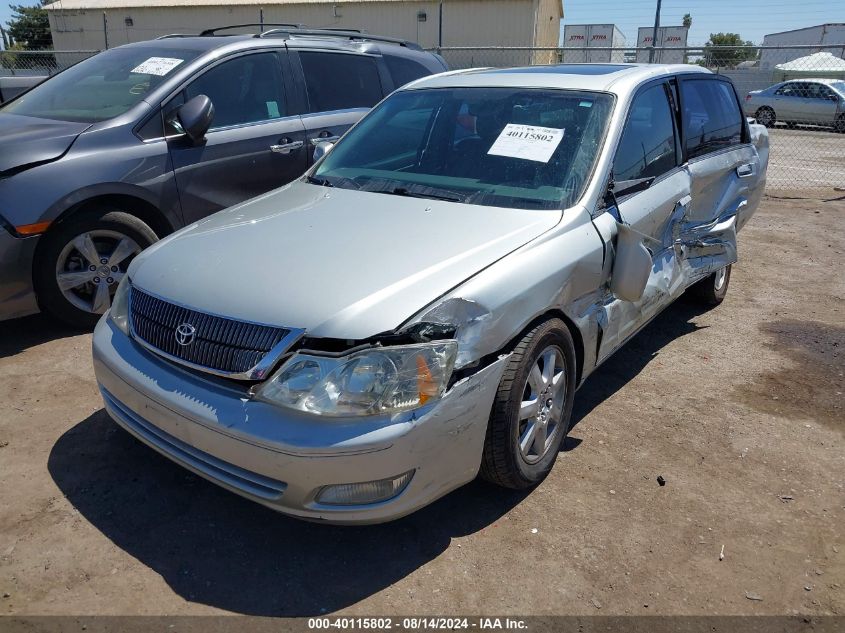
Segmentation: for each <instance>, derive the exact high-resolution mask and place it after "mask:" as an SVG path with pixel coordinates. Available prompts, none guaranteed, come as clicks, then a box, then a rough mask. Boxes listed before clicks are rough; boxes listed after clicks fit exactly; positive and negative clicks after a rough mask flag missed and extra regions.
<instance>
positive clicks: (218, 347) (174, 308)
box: [129, 287, 295, 379]
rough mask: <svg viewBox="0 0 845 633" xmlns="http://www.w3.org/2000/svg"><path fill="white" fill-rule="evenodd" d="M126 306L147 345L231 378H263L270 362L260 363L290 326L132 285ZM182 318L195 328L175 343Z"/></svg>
mask: <svg viewBox="0 0 845 633" xmlns="http://www.w3.org/2000/svg"><path fill="white" fill-rule="evenodd" d="M129 306H130V308H129V312H130V316H131V319H132V333H133V335H134V336H135V338H136V339H139V340H140V341H141V342H143V343H145V344H146V345H147V347H150V348H153V350H154V351H158V352H163V353H164V354H165V355H167V356H169V357H171V358H173V359H174V360H177V361H182V362H183V363H185V364H187V365H192V366H194V367H197V368H198V369H203V370H206V371H210V372H212V373H216V374H219V375H225V376H230V377H233V378H243V379H260V378H264V377H265V375H266V373H267V370H269V368H270V367H263V368H259V366H261V365H262V361H264V360H265V358H266V357H267V356H268V354H269V353H270V352H271V351H274V349H275V348H277V346H279V345H280V343H282V342H283V341H284V340H285V339H286V338H289V337H290V336H291V334H293V333H294V332H295V331H294V330H291V329H288V328H279V327H272V326H269V325H260V324H257V323H248V322H245V321H236V320H234V319H227V318H225V317H220V316H216V315H213V314H207V313H205V312H198V311H196V310H191V309H190V308H186V307H183V306H180V305H177V304H174V303H170V302H169V301H165V300H163V299H159V298H158V297H154V296H152V295H150V294H148V293H146V292H144V291H142V290H139V289H138V288H135V287H133V288H132V289H131V290H130V296H129ZM183 324H190V325H191V326H193V328H194V333H193V339H192V341H191V342H190V343H189V344H187V345H180V344H179V343H178V342H177V337H176V329H177V328H178V327H179V326H180V325H183ZM291 342H292V341H291ZM280 351H281V350H279V352H280ZM273 356H274V357H273V358H270V359H268V360H271V361H272V362H275V360H277V357H278V354H273ZM271 364H272V363H271ZM257 368H258V369H257ZM256 369H257V371H256Z"/></svg>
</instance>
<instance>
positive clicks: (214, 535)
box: [48, 303, 701, 616]
mask: <svg viewBox="0 0 845 633" xmlns="http://www.w3.org/2000/svg"><path fill="white" fill-rule="evenodd" d="M700 311H701V309H700V308H694V307H692V306H689V305H686V304H684V303H677V304H676V305H675V306H673V307H672V308H670V309H669V310H667V312H665V313H664V315H663V316H661V317H659V318H658V319H657V320H655V322H654V323H652V324H651V325H650V326H649V327H648V328H646V329H645V330H644V331H643V332H641V333H640V334H639V335H638V336H637V337H635V339H633V340H632V341H631V342H629V344H628V346H627V347H626V348H624V349H623V350H622V351H620V352H619V353H618V354H617V355H616V356H615V357H613V358H612V359H610V360H609V361H608V362H607V363H606V364H605V365H604V366H603V367H602V368H601V369H599V370H598V371H597V372H596V373H595V374H594V375H593V376H592V377H591V378H590V379H589V380H588V382H587V383H586V384H585V385H584V387H583V388H582V389H581V390H580V391H579V394H578V397H577V398H576V403H577V404H576V408H575V412H574V416H575V421H576V423H577V422H579V421H581V420H582V419H583V418H584V417H585V416H586V415H588V414H589V412H590V411H592V410H593V409H594V408H595V407H596V406H598V404H600V403H601V402H602V401H603V400H604V399H606V398H607V397H608V396H610V395H611V394H613V393H614V392H615V391H616V390H618V389H619V388H621V387H622V386H623V385H625V384H626V383H627V382H628V381H629V380H630V379H631V378H632V377H633V376H635V375H636V374H637V373H639V371H641V370H642V368H643V367H645V366H646V364H647V363H648V362H649V360H651V359H652V358H654V356H655V355H656V354H657V352H658V351H659V349H660V348H662V347H663V346H664V345H665V344H666V343H668V342H669V341H671V340H673V339H675V338H678V337H679V336H683V335H685V334H688V333H690V332H692V331H695V330H696V329H699V328H698V326H696V325H695V324H693V323H691V322H690V319H691V318H692V317H693V316H694V315H695V314H698V313H700ZM580 443H581V440H580V439H578V438H574V437H569V438H567V440H566V442H565V443H564V446H563V448H562V450H563V451H570V450H574V449H576V448H577V447H578V445H579V444H580ZM48 469H49V472H50V475H51V476H52V478H53V480H54V481H55V483H56V484H57V485H58V487H59V488H60V489H61V491H62V492H63V493H64V495H65V496H66V497H67V499H68V500H69V501H70V503H72V504H73V506H74V507H75V508H76V509H77V510H79V512H80V513H81V514H82V516H83V517H85V518H86V519H87V520H88V521H90V522H91V523H92V524H93V525H94V527H96V528H97V529H98V530H100V531H101V532H102V533H103V534H104V535H105V536H106V537H108V538H109V539H110V540H111V541H112V542H113V543H114V544H115V545H117V546H118V547H120V548H121V549H123V550H124V551H126V552H127V553H129V554H130V555H132V556H134V557H135V558H137V559H138V560H139V561H141V563H143V564H144V565H146V566H148V567H149V568H151V569H152V570H154V571H155V572H157V573H158V574H160V575H161V576H162V578H164V580H165V581H166V582H167V583H168V585H169V586H170V587H171V588H172V590H173V591H174V592H176V593H177V594H178V595H179V596H181V597H183V598H184V599H185V600H189V601H192V602H197V603H201V604H206V605H209V606H212V607H215V608H219V609H225V610H228V611H233V612H236V613H242V614H248V615H261V616H309V615H319V614H324V613H331V612H333V611H336V610H338V609H342V608H344V607H348V606H350V605H353V604H355V603H357V602H359V601H360V600H362V599H364V598H367V597H368V596H371V595H373V594H374V593H377V592H379V591H382V590H385V589H387V588H389V587H390V586H391V585H392V584H394V583H395V582H397V581H398V580H400V579H402V578H404V577H405V576H407V575H408V574H410V573H412V572H413V571H415V570H416V569H418V568H419V567H421V566H423V565H425V564H426V563H428V562H429V561H431V560H433V559H435V558H437V557H438V556H439V555H441V554H442V553H443V552H444V551H445V550H446V549H447V548H448V547H449V545H450V543H451V541H452V539H453V538H457V537H461V536H464V535H468V534H473V533H476V532H479V531H481V530H495V529H497V528H498V527H499V526H500V525H501V522H500V520H501V519H502V517H503V516H504V515H505V514H507V513H508V512H509V511H510V510H511V509H512V508H513V507H514V506H516V505H517V504H519V503H520V502H522V501H523V500H524V499H525V498H526V497H527V496H528V495H530V494H531V492H530V491H522V492H515V491H508V490H504V489H501V488H497V487H494V486H491V485H488V484H485V483H483V482H481V481H475V482H472V483H470V484H468V485H466V486H464V487H462V488H460V489H459V490H456V491H454V492H453V493H451V494H449V495H447V496H446V497H444V498H443V499H440V500H439V501H437V502H435V503H433V504H432V505H430V506H428V507H427V508H424V509H422V510H420V511H418V512H416V513H414V514H412V515H411V516H408V517H405V518H404V519H400V520H399V521H395V522H393V523H387V524H382V525H375V526H368V527H338V526H331V525H325V524H316V523H306V522H303V521H299V520H296V519H291V518H288V517H285V516H283V515H280V514H277V513H275V512H273V511H271V510H269V509H267V508H264V507H263V506H260V505H258V504H256V503H253V502H251V501H248V500H245V499H242V498H240V497H238V496H236V495H234V494H231V493H229V492H226V491H225V490H223V489H221V488H218V487H217V486H215V485H213V484H211V483H209V482H207V481H205V480H204V479H202V478H200V477H197V476H195V475H193V474H191V473H189V472H187V471H185V470H184V469H182V468H181V467H179V466H177V465H175V464H173V463H172V462H170V461H169V460H167V459H165V458H164V457H161V456H160V455H159V454H158V453H155V452H154V451H152V450H150V449H149V448H147V447H146V446H144V445H142V444H141V443H140V442H138V441H136V440H135V439H134V438H132V437H131V436H130V435H129V434H127V433H125V432H124V431H122V430H121V429H119V428H118V427H117V426H116V425H115V424H114V423H112V422H111V420H110V419H109V417H108V415H107V414H106V412H105V411H104V410H100V411H97V412H96V413H94V414H92V415H91V416H89V417H88V418H86V419H85V420H83V421H82V422H80V423H79V424H77V425H76V426H74V427H73V428H71V429H70V430H68V431H67V432H66V433H64V434H63V435H62V436H61V437H60V438H59V439H58V441H57V442H56V443H55V445H54V446H53V449H52V451H51V453H50V456H49V461H48Z"/></svg>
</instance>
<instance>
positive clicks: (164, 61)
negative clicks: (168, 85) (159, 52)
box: [132, 57, 184, 77]
mask: <svg viewBox="0 0 845 633" xmlns="http://www.w3.org/2000/svg"><path fill="white" fill-rule="evenodd" d="M183 61H184V60H182V59H177V58H175V57H150V58H149V59H148V60H147V61H145V62H143V63H141V64H138V65H137V66H135V68H133V69H132V72H133V73H138V74H141V75H158V76H159V77H164V76H165V75H166V74H167V73H169V72H170V71H171V70H173V69H174V68H176V67H177V66H178V65H179V64H181V63H182V62H183Z"/></svg>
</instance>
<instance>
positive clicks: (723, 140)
mask: <svg viewBox="0 0 845 633" xmlns="http://www.w3.org/2000/svg"><path fill="white" fill-rule="evenodd" d="M681 105H682V107H683V126H684V138H685V139H686V144H687V156H688V157H689V158H694V157H696V156H701V155H702V154H707V153H708V152H713V151H716V150H720V149H723V148H725V147H730V146H731V145H736V144H737V143H740V142H741V141H742V113H741V112H740V110H739V104H738V103H737V100H736V96H735V94H734V91H733V89H732V88H731V86H730V84H728V83H727V82H725V81H720V80H717V79H689V80H686V81H683V82H681Z"/></svg>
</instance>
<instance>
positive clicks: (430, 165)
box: [310, 88, 613, 209]
mask: <svg viewBox="0 0 845 633" xmlns="http://www.w3.org/2000/svg"><path fill="white" fill-rule="evenodd" d="M612 105H613V97H611V96H610V95H607V94H598V93H588V92H578V91H569V90H547V89H528V88H455V89H427V90H426V89H423V90H407V91H402V92H397V93H394V94H393V95H392V96H390V97H389V98H388V99H386V100H385V101H384V102H383V103H382V104H381V105H380V106H378V107H377V108H376V109H375V110H373V111H372V112H371V113H370V114H369V115H368V116H366V117H365V118H364V119H363V120H362V121H361V123H359V124H358V125H357V126H356V127H355V128H354V129H353V130H352V131H350V132H349V134H347V135H346V136H345V137H344V139H343V141H341V142H340V143H339V144H338V146H337V147H336V148H334V149H333V150H332V151H331V152H330V153H329V154H328V155H327V156H326V158H325V159H324V160H323V162H322V163H320V165H319V166H318V168H317V170H316V171H315V172H314V174H313V175H312V176H311V177H310V181H311V182H315V183H318V184H323V185H327V186H335V187H344V188H351V189H360V190H364V191H374V192H379V193H390V194H394V195H405V196H414V197H426V198H434V199H443V200H452V201H455V202H465V203H469V204H478V205H485V206H496V207H512V208H524V209H562V208H566V207H568V206H571V205H572V204H574V203H575V202H576V201H577V200H578V199H579V198H580V196H581V194H582V192H583V191H584V188H585V186H586V184H587V181H588V179H589V177H590V174H591V173H592V169H593V165H594V164H595V161H596V157H597V156H598V152H599V148H600V146H601V142H602V139H603V138H604V133H605V129H606V128H607V121H608V118H609V115H610V111H611V108H612Z"/></svg>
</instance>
